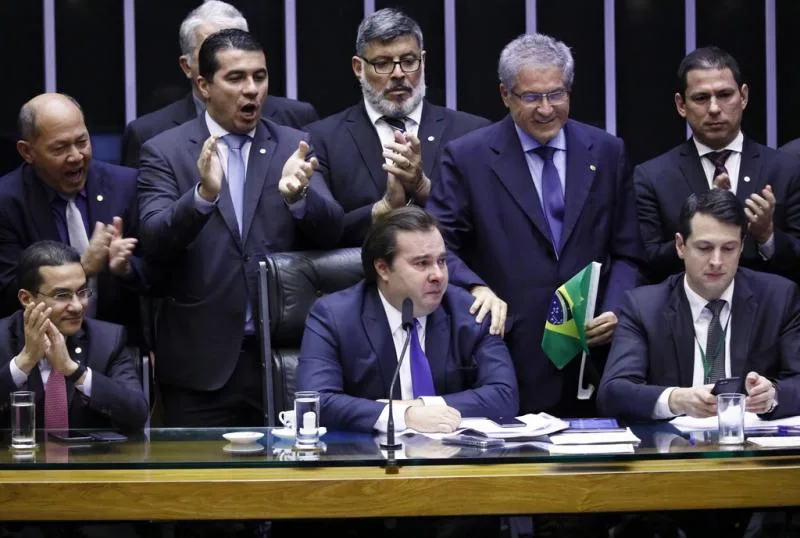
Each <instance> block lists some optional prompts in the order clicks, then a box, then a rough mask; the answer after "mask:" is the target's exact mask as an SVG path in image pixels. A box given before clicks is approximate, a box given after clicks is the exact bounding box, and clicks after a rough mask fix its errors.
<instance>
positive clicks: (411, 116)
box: [306, 8, 489, 246]
mask: <svg viewBox="0 0 800 538" xmlns="http://www.w3.org/2000/svg"><path fill="white" fill-rule="evenodd" d="M352 68H353V73H354V74H355V76H356V78H357V79H358V80H359V82H360V83H361V90H362V92H363V95H364V99H363V101H362V102H360V103H358V104H356V105H353V106H351V107H350V108H348V109H346V110H344V111H342V112H339V113H338V114H334V115H333V116H330V117H328V118H325V119H323V120H321V121H318V122H314V123H312V124H310V125H308V126H307V127H306V130H308V131H309V132H310V133H311V140H312V142H313V143H314V147H315V148H316V150H317V158H318V159H319V164H320V172H322V175H323V176H325V178H326V179H327V181H328V185H329V186H330V189H331V192H332V193H333V196H334V198H336V200H337V201H338V202H339V203H340V204H341V205H342V207H343V208H344V211H345V217H344V218H345V220H344V232H343V235H342V241H341V245H342V246H360V245H361V242H362V241H363V240H364V237H365V236H366V233H367V230H368V229H369V227H370V224H371V223H372V217H373V215H377V214H382V213H385V212H386V211H388V210H389V209H391V208H393V207H399V206H401V205H405V204H406V203H408V202H409V201H412V202H413V203H415V204H417V205H420V206H424V205H425V203H426V201H427V198H428V192H429V191H430V186H431V180H433V181H434V182H435V181H436V178H437V177H438V174H439V172H438V161H439V153H440V150H441V148H442V147H443V146H444V144H446V143H447V142H448V141H450V140H452V139H454V138H457V137H459V136H461V135H463V134H465V133H468V132H469V131H472V130H473V129H476V128H478V127H483V126H484V125H488V124H489V122H488V121H487V120H486V119H484V118H480V117H478V116H473V115H471V114H466V113H464V112H456V111H453V110H449V109H447V108H443V107H440V106H436V105H433V104H431V103H430V102H428V101H426V100H425V50H424V48H423V41H422V30H420V27H419V25H418V24H417V23H416V22H415V21H414V20H413V19H411V18H410V17H409V16H408V15H406V14H405V13H403V12H401V11H399V10H397V9H390V8H387V9H381V10H379V11H376V12H375V13H373V14H372V15H370V16H368V17H366V18H365V19H364V20H363V21H362V22H361V24H360V25H359V27H358V36H357V38H356V55H355V56H353V58H352Z"/></svg>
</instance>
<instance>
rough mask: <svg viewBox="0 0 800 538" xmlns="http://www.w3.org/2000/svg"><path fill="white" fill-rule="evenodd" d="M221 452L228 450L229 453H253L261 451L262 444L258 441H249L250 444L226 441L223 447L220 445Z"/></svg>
mask: <svg viewBox="0 0 800 538" xmlns="http://www.w3.org/2000/svg"><path fill="white" fill-rule="evenodd" d="M222 450H223V452H228V453H229V454H255V453H256V452H263V451H264V445H259V444H258V443H250V444H238V443H237V444H233V443H228V444H227V445H225V446H224V447H222Z"/></svg>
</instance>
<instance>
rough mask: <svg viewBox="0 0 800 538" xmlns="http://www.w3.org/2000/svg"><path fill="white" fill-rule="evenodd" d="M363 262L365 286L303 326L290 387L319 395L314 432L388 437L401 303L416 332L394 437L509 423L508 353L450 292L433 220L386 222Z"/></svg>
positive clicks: (415, 213) (400, 386)
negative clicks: (482, 421)
mask: <svg viewBox="0 0 800 538" xmlns="http://www.w3.org/2000/svg"><path fill="white" fill-rule="evenodd" d="M361 259H362V262H363V266H364V274H365V280H363V281H362V282H360V283H358V284H356V285H355V286H353V287H351V288H348V289H346V290H344V291H340V292H337V293H333V294H331V295H328V296H326V297H324V298H322V299H320V300H318V301H317V302H316V303H314V306H313V307H312V308H311V312H310V313H309V316H308V320H307V322H306V330H305V333H304V335H303V344H302V348H301V350H300V359H299V364H298V371H297V386H298V389H300V390H317V391H320V392H321V401H320V403H321V406H322V409H321V411H320V420H321V423H322V424H323V425H325V426H327V427H330V428H335V429H340V430H349V431H360V432H372V431H373V430H378V431H386V421H387V413H388V405H387V403H386V399H387V398H388V396H389V385H390V384H391V381H392V376H393V374H394V371H395V369H396V368H397V364H398V360H399V359H398V357H399V355H400V352H401V351H402V348H403V342H404V341H405V338H406V331H405V330H403V327H402V319H401V318H402V314H401V310H402V305H403V301H404V300H405V299H406V298H409V299H411V302H412V304H413V316H414V318H415V323H414V328H413V329H412V330H411V335H412V336H411V340H410V344H409V346H408V350H407V352H406V353H407V355H406V357H405V360H404V361H403V363H402V365H401V368H400V373H399V382H398V383H397V384H396V386H395V389H396V390H395V394H394V398H396V400H395V407H394V417H395V427H396V428H397V430H398V431H399V430H403V429H405V428H406V427H409V428H413V429H415V430H417V431H423V432H450V431H453V430H454V429H455V428H457V427H458V424H459V421H460V419H461V417H462V416H466V417H476V416H482V417H486V416H489V417H491V416H505V417H509V416H514V415H516V413H517V406H518V398H517V383H516V379H515V376H514V368H513V365H512V363H511V358H510V357H509V354H508V350H507V349H506V346H505V344H504V343H503V341H502V339H501V338H500V337H499V336H497V335H491V334H489V320H485V321H484V322H483V323H476V322H475V320H474V318H473V317H472V316H471V315H470V314H469V312H468V309H469V305H470V304H471V302H472V297H471V296H470V295H469V293H467V292H466V291H465V290H463V289H460V288H456V287H448V274H447V264H446V252H445V246H444V240H443V239H442V235H441V233H440V231H439V229H438V228H437V223H436V220H435V219H434V218H433V217H432V216H431V215H430V214H428V213H427V212H426V211H425V210H423V209H420V208H417V207H407V208H400V209H397V210H394V211H392V212H390V213H389V214H388V215H387V216H385V217H382V218H381V219H379V220H378V221H377V222H376V223H375V225H374V226H373V228H372V229H371V230H370V232H369V234H368V235H367V238H366V240H365V242H364V246H363V249H362V252H361Z"/></svg>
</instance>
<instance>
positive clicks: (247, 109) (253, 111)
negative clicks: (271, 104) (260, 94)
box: [239, 103, 258, 119]
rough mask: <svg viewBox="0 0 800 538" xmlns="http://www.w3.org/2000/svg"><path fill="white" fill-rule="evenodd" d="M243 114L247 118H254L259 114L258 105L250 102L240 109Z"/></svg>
mask: <svg viewBox="0 0 800 538" xmlns="http://www.w3.org/2000/svg"><path fill="white" fill-rule="evenodd" d="M239 112H240V113H241V115H242V116H244V117H245V118H247V119H253V118H255V117H256V115H257V114H258V105H256V104H255V103H248V104H246V105H244V106H242V107H241V108H240V109H239Z"/></svg>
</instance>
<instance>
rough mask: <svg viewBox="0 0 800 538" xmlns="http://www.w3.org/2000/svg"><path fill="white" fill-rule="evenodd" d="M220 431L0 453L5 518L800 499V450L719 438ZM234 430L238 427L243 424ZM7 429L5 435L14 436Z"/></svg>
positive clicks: (615, 507)
mask: <svg viewBox="0 0 800 538" xmlns="http://www.w3.org/2000/svg"><path fill="white" fill-rule="evenodd" d="M227 431H237V430H231V429H228V430H223V429H201V430H190V429H152V430H149V431H148V432H147V435H146V436H141V437H139V438H135V437H131V438H130V439H129V440H128V441H126V442H124V443H115V444H99V445H92V444H85V443H84V444H76V445H74V446H72V447H69V446H68V445H64V444H57V443H54V442H51V441H45V440H44V438H45V436H44V435H43V432H39V436H40V440H39V445H38V447H37V448H36V450H35V451H32V452H19V451H12V450H10V449H6V450H3V451H0V506H2V507H3V508H2V514H3V515H2V517H1V518H0V519H4V520H38V519H54V520H86V519H106V520H114V519H132V520H135V519H148V520H178V519H180V520H184V519H258V518H265V519H276V518H305V517H366V516H383V517H391V516H404V515H453V514H516V513H528V514H531V513H579V512H617V511H645V510H663V509H700V508H738V507H776V506H800V449H798V448H789V449H780V450H776V449H762V448H758V447H756V446H755V445H752V444H745V445H742V446H736V447H733V448H730V447H721V446H718V445H716V443H715V442H714V438H713V436H711V435H707V434H706V435H704V434H702V433H700V434H696V435H693V436H691V437H689V436H688V435H681V434H679V433H678V432H677V431H676V430H674V429H672V428H671V427H669V426H666V425H663V426H658V427H654V426H647V427H641V428H634V431H635V433H636V434H637V435H638V436H639V437H640V438H641V439H642V443H641V445H639V446H638V447H637V448H636V451H635V453H634V454H623V455H618V454H615V455H581V456H574V455H572V456H555V455H550V454H549V453H547V452H546V451H541V450H538V449H535V448H532V447H517V448H502V449H493V450H484V451H481V450H479V449H475V448H462V447H454V446H448V445H443V444H441V443H440V442H439V441H434V440H430V439H427V438H424V437H422V436H415V437H413V438H410V439H409V438H405V437H404V438H403V441H404V446H403V448H402V449H401V450H400V451H398V453H397V455H396V456H397V465H396V466H393V465H392V466H388V468H387V465H386V463H387V458H386V456H387V454H386V453H385V452H381V450H380V448H379V447H378V444H377V442H376V441H375V440H374V439H373V438H372V437H371V436H368V435H356V434H347V433H340V432H330V433H328V434H327V435H325V436H324V437H323V438H322V441H323V445H322V449H321V450H319V451H297V450H294V449H293V446H292V442H291V441H287V440H284V439H279V438H277V437H275V436H273V435H270V434H269V433H268V430H266V429H262V430H259V431H262V432H266V433H267V435H265V436H264V437H263V438H262V439H261V440H260V441H259V445H258V446H257V447H254V449H255V451H254V452H247V453H231V452H227V451H226V450H225V448H226V447H227V446H229V445H228V443H227V441H225V440H224V439H223V438H222V434H223V433H225V432H227ZM238 431H241V429H239V430H238ZM8 440H9V436H8V432H7V431H6V432H4V439H3V443H4V444H5V446H7V445H8Z"/></svg>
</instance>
